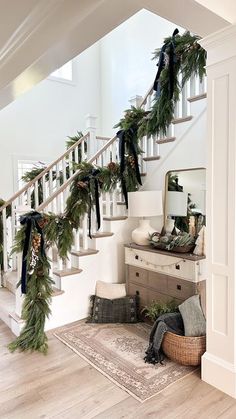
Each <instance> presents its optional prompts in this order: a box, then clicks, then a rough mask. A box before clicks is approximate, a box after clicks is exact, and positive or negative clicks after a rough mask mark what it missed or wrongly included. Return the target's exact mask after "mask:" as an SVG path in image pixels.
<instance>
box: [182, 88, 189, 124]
mask: <svg viewBox="0 0 236 419" xmlns="http://www.w3.org/2000/svg"><path fill="white" fill-rule="evenodd" d="M187 115H188V100H187V85H186V83H185V84H184V86H183V87H182V118H184V117H185V116H187Z"/></svg>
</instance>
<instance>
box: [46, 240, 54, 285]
mask: <svg viewBox="0 0 236 419" xmlns="http://www.w3.org/2000/svg"><path fill="white" fill-rule="evenodd" d="M47 256H48V258H49V260H50V268H49V276H50V277H51V278H52V276H53V252H52V247H49V248H48V249H47Z"/></svg>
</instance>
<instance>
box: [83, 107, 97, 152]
mask: <svg viewBox="0 0 236 419" xmlns="http://www.w3.org/2000/svg"><path fill="white" fill-rule="evenodd" d="M96 120H97V117H96V116H93V115H90V114H88V115H87V116H86V129H87V132H89V138H88V148H87V149H88V151H87V153H88V158H90V157H92V156H93V155H94V154H95V153H96V151H97V147H98V145H97V140H96Z"/></svg>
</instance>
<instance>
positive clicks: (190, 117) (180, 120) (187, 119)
mask: <svg viewBox="0 0 236 419" xmlns="http://www.w3.org/2000/svg"><path fill="white" fill-rule="evenodd" d="M191 119H193V116H192V115H188V116H184V117H183V118H174V119H172V124H181V123H182V122H187V121H191Z"/></svg>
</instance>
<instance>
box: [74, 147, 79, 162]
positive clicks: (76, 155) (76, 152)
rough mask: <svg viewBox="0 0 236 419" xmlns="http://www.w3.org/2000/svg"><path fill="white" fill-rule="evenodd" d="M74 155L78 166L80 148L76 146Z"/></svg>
mask: <svg viewBox="0 0 236 419" xmlns="http://www.w3.org/2000/svg"><path fill="white" fill-rule="evenodd" d="M74 155H75V163H76V164H78V163H79V146H76V147H75V148H74Z"/></svg>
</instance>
